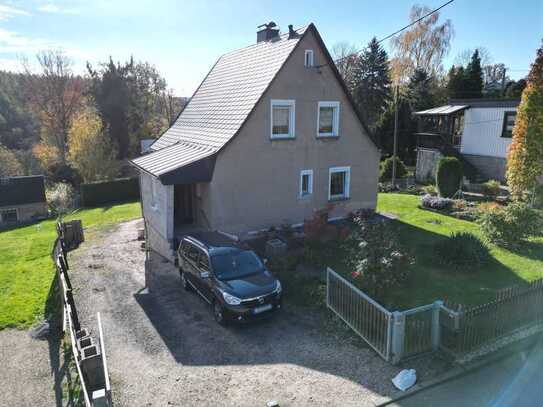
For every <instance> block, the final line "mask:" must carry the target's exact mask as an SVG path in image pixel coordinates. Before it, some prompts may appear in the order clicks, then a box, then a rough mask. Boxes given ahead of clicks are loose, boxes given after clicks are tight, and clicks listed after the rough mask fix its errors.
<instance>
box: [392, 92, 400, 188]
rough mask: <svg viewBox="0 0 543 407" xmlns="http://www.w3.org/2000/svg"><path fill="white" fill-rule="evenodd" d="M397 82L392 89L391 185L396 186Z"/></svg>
mask: <svg viewBox="0 0 543 407" xmlns="http://www.w3.org/2000/svg"><path fill="white" fill-rule="evenodd" d="M398 88H399V86H398V84H397V83H396V88H395V89H394V147H393V150H392V187H393V188H394V187H395V186H396V161H397V159H398V158H397V155H398Z"/></svg>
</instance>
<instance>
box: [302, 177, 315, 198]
mask: <svg viewBox="0 0 543 407" xmlns="http://www.w3.org/2000/svg"><path fill="white" fill-rule="evenodd" d="M312 193H313V170H302V172H300V198H305V197H308V196H310V195H311V194H312Z"/></svg>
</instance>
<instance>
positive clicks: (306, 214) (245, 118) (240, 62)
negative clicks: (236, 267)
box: [132, 24, 380, 259]
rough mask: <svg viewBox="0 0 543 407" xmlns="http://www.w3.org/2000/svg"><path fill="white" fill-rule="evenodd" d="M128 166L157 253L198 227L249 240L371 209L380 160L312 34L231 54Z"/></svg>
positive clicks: (265, 38)
mask: <svg viewBox="0 0 543 407" xmlns="http://www.w3.org/2000/svg"><path fill="white" fill-rule="evenodd" d="M150 149H151V151H152V152H151V153H149V154H147V155H144V156H142V157H139V158H137V159H135V160H133V161H132V163H133V164H134V165H135V166H136V167H137V168H138V169H139V170H140V174H141V175H140V182H141V199H142V206H143V214H144V218H145V225H146V231H147V239H148V241H149V243H150V245H151V247H152V248H153V249H154V250H156V251H158V252H159V253H161V254H163V255H164V256H166V257H168V258H170V259H171V258H172V256H171V255H172V249H173V248H174V247H175V242H176V240H177V239H178V238H179V236H180V235H182V234H183V233H184V231H186V230H188V229H190V228H205V229H211V230H218V231H222V232H226V233H229V234H233V235H236V236H238V237H239V238H242V239H243V238H246V237H248V236H250V235H251V232H253V231H259V230H262V229H265V228H270V227H271V226H279V225H282V224H286V223H288V224H300V223H302V222H303V221H304V220H305V219H308V218H311V217H312V216H313V214H314V212H315V211H316V210H318V209H322V208H324V207H326V206H327V205H329V204H330V205H332V207H333V210H332V211H331V217H334V218H336V217H338V218H339V217H345V216H346V215H347V214H348V213H349V212H351V211H355V210H358V209H363V208H372V209H373V208H375V205H376V201H377V179H378V165H379V157H380V154H379V150H378V148H377V146H376V144H375V142H374V141H373V140H372V139H371V138H370V133H369V132H368V131H367V129H366V127H365V126H364V124H363V123H362V120H361V118H360V116H359V115H358V113H357V112H356V110H355V108H354V103H353V101H352V99H351V97H350V95H349V93H348V91H347V88H346V86H345V84H344V83H343V81H342V79H341V76H340V75H339V73H338V71H337V69H336V66H335V64H334V62H333V60H332V58H331V57H330V54H329V53H328V51H327V49H326V47H325V45H324V43H323V41H322V39H321V37H320V35H319V33H318V31H317V29H316V28H315V26H314V25H313V24H311V25H309V26H308V27H306V28H302V29H298V30H293V29H292V27H289V32H288V33H286V34H282V35H280V34H279V30H278V29H276V28H275V27H274V24H268V25H267V26H265V27H264V28H263V29H262V30H260V31H259V32H258V33H257V43H256V44H254V45H251V46H249V47H247V48H243V49H240V50H237V51H233V52H230V53H228V54H225V55H223V56H222V57H220V58H219V60H218V61H217V62H216V63H215V65H214V66H213V68H212V69H211V71H210V72H209V73H208V75H207V76H206V78H205V79H204V81H203V82H202V83H201V85H200V86H199V88H198V89H197V90H196V92H195V94H194V95H193V97H192V98H191V99H190V101H189V103H188V104H187V106H186V107H185V108H184V110H183V111H182V113H181V114H180V116H179V117H178V119H177V120H176V121H175V123H174V124H173V125H172V126H171V128H170V129H168V130H167V131H166V132H165V133H164V134H163V135H162V136H161V137H160V138H158V139H157V141H156V142H155V143H154V144H153V145H152V146H151V148H150Z"/></svg>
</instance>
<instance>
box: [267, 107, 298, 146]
mask: <svg viewBox="0 0 543 407" xmlns="http://www.w3.org/2000/svg"><path fill="white" fill-rule="evenodd" d="M274 107H288V108H289V128H288V133H285V134H273V108H274ZM295 129H296V101H295V100H286V99H272V100H271V103H270V138H271V139H293V138H296V135H295Z"/></svg>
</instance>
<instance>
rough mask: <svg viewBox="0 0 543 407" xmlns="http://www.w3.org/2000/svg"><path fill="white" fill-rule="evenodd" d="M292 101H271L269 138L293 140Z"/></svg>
mask: <svg viewBox="0 0 543 407" xmlns="http://www.w3.org/2000/svg"><path fill="white" fill-rule="evenodd" d="M294 109H295V102H294V100H272V101H271V138H272V139H278V138H279V139H280V138H294V117H295V116H294V114H295V113H294Z"/></svg>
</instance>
